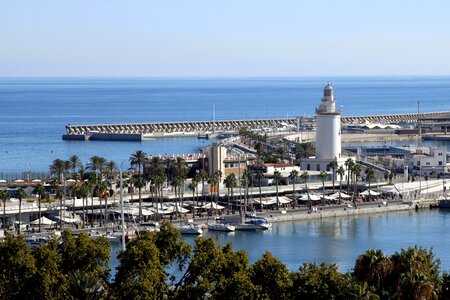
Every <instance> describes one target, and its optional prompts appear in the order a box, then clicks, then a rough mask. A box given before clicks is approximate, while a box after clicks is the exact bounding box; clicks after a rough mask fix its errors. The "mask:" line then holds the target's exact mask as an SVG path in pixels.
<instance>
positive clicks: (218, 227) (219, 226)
mask: <svg viewBox="0 0 450 300" xmlns="http://www.w3.org/2000/svg"><path fill="white" fill-rule="evenodd" d="M208 230H212V231H225V232H231V231H235V230H236V227H235V226H233V225H231V224H223V223H213V224H208Z"/></svg>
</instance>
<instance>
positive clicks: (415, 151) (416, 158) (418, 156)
mask: <svg viewBox="0 0 450 300" xmlns="http://www.w3.org/2000/svg"><path fill="white" fill-rule="evenodd" d="M402 149H406V150H409V151H410V153H409V154H407V155H406V156H405V162H406V164H407V165H408V168H409V170H410V172H411V173H413V174H420V175H437V174H443V173H445V172H446V164H447V156H446V149H445V148H443V147H416V146H409V147H402Z"/></svg>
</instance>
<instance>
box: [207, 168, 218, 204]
mask: <svg viewBox="0 0 450 300" xmlns="http://www.w3.org/2000/svg"><path fill="white" fill-rule="evenodd" d="M217 182H218V181H217V177H216V176H213V177H211V178H209V179H208V183H209V185H210V186H211V187H216V185H217ZM214 195H216V194H215V193H214ZM210 198H211V209H212V202H213V195H211V197H210Z"/></svg>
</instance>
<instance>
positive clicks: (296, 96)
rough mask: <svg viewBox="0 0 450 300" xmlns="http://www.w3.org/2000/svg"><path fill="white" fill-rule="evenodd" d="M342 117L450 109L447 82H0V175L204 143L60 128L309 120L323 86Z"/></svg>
mask: <svg viewBox="0 0 450 300" xmlns="http://www.w3.org/2000/svg"><path fill="white" fill-rule="evenodd" d="M328 80H331V81H332V82H333V84H334V89H335V95H336V97H337V101H338V105H342V106H343V109H344V114H345V115H367V114H382V113H412V112H416V111H417V100H418V99H419V98H420V100H421V110H422V111H439V110H450V99H449V98H448V95H450V77H404V78H403V77H395V78H387V77H383V78H382V77H374V78H344V77H342V78H256V79H255V78H239V79H142V78H0V172H21V171H29V170H33V171H46V170H47V169H48V166H49V164H50V162H51V161H52V160H53V159H55V158H63V159H66V158H68V157H69V156H70V155H72V154H76V155H78V156H80V157H81V159H82V160H83V161H87V160H88V158H89V157H90V156H92V155H102V156H105V157H106V158H108V159H111V160H115V161H116V162H118V163H120V162H122V161H123V160H126V159H128V157H129V155H130V154H131V153H132V152H134V151H135V150H138V149H142V150H144V151H146V152H147V153H149V154H165V153H167V154H187V153H192V152H197V150H198V148H199V147H203V146H205V145H206V144H207V143H208V142H207V141H204V140H197V139H195V138H190V139H170V140H169V139H168V140H157V141H152V142H143V143H139V142H128V143H125V142H79V141H62V140H61V135H62V134H63V133H64V131H65V127H64V126H65V125H67V124H68V123H71V124H85V123H129V122H153V121H188V120H211V119H212V107H213V105H215V111H216V119H245V118H266V117H288V116H297V115H312V114H313V113H314V108H315V107H316V106H317V105H318V103H319V101H320V98H321V95H322V88H323V83H324V82H326V81H328Z"/></svg>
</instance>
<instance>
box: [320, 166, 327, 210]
mask: <svg viewBox="0 0 450 300" xmlns="http://www.w3.org/2000/svg"><path fill="white" fill-rule="evenodd" d="M319 177H320V179H321V180H322V204H324V202H325V178H327V172H325V171H320V174H319Z"/></svg>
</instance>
